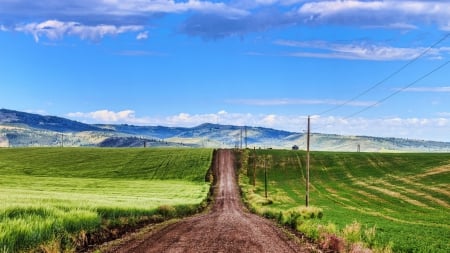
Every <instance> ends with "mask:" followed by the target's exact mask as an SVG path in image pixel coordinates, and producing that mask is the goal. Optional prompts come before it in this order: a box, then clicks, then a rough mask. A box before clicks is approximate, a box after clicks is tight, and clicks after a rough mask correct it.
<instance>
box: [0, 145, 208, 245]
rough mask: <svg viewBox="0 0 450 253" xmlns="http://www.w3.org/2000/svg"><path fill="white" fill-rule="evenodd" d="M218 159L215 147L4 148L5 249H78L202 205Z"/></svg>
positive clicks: (0, 191)
mask: <svg viewBox="0 0 450 253" xmlns="http://www.w3.org/2000/svg"><path fill="white" fill-rule="evenodd" d="M211 159H212V150H208V149H96V148H64V149H61V148H26V149H25V148H24V149H0V174H2V177H1V178H0V202H1V203H4V204H2V206H0V252H17V251H33V250H38V251H43V252H61V251H66V252H71V251H75V250H76V249H77V248H83V247H85V246H86V245H87V244H89V243H90V242H92V241H96V240H100V239H101V237H108V236H111V235H114V234H115V233H118V228H123V227H130V226H131V227H132V226H135V225H137V224H139V223H142V222H144V223H145V222H154V221H162V220H165V219H169V218H173V217H181V216H185V215H189V214H192V213H195V212H197V211H198V210H199V209H202V208H203V207H204V206H205V205H206V198H207V196H208V192H209V182H207V181H205V174H206V173H207V171H208V169H209V167H210V164H211ZM93 237H97V238H93Z"/></svg>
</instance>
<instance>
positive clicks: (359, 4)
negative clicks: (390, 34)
mask: <svg viewBox="0 0 450 253" xmlns="http://www.w3.org/2000/svg"><path fill="white" fill-rule="evenodd" d="M1 5H2V8H1V9H0V24H2V28H1V30H2V31H11V30H15V29H14V28H15V27H18V26H19V27H20V26H24V25H23V24H24V23H30V24H36V23H38V24H39V23H40V22H43V21H49V20H59V21H60V22H64V23H67V22H74V23H77V24H83V25H84V26H86V27H98V26H101V25H104V26H114V27H126V26H140V27H142V26H144V27H145V26H148V25H149V23H151V21H153V20H155V19H158V18H161V17H163V16H164V15H180V14H181V15H186V16H187V19H185V20H184V21H182V24H181V25H180V29H179V31H180V32H183V33H186V34H189V35H192V36H200V37H203V38H223V37H227V36H242V35H245V34H247V33H252V32H261V31H266V30H271V29H276V28H280V27H286V26H304V25H306V26H308V25H346V26H352V27H360V28H370V27H375V28H377V27H382V28H389V29H400V30H411V29H417V27H421V26H428V25H433V26H436V27H438V28H439V29H441V30H443V31H449V30H450V24H449V21H448V20H450V12H449V11H448V10H450V3H449V2H448V1H437V0H435V1H419V0H414V1H413V0H408V1H393V0H386V1H381V0H374V1H366V0H351V1H350V0H349V1H324V0H316V1H307V0H256V1H250V0H235V1H227V0H223V1H215V0H209V1H207V0H206V1H205V0H203V1H201V0H185V1H176V0H146V1H143V0H127V1H116V0H108V1H106V0H65V1H54V0H41V1H29V0H16V1H6V2H5V1H3V2H2V4H1ZM30 21H31V22H30ZM81 34H82V33H75V34H74V35H79V36H81ZM108 34H110V33H108ZM63 35H64V34H63ZM142 35H144V33H142V34H141V36H138V37H141V38H143V37H145V36H142ZM51 38H55V37H54V36H53V37H51ZM85 38H91V37H90V36H86V37H85ZM96 38H101V36H97V37H96Z"/></svg>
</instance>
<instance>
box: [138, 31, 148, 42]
mask: <svg viewBox="0 0 450 253" xmlns="http://www.w3.org/2000/svg"><path fill="white" fill-rule="evenodd" d="M136 39H137V40H146V39H148V31H144V32H140V33H139V34H138V35H137V36H136Z"/></svg>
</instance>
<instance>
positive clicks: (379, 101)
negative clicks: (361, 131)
mask: <svg viewBox="0 0 450 253" xmlns="http://www.w3.org/2000/svg"><path fill="white" fill-rule="evenodd" d="M449 63H450V61H446V62H444V63H443V64H441V65H439V66H437V67H436V68H434V69H432V70H431V71H429V72H427V73H426V74H424V75H422V76H421V77H419V78H418V79H416V80H415V81H413V82H411V83H409V84H407V85H406V86H404V87H402V88H400V89H398V90H395V91H394V92H392V93H391V94H389V95H388V96H386V97H384V98H382V99H380V100H378V101H377V102H375V103H373V104H371V105H368V106H366V107H364V108H363V109H361V110H359V111H357V112H355V113H352V114H350V115H349V116H347V117H345V119H349V118H352V117H354V116H356V115H358V114H360V113H362V112H365V111H367V110H369V109H370V108H373V107H375V106H377V105H379V104H381V103H383V102H385V101H386V100H388V99H390V98H392V97H393V96H395V95H397V94H398V93H400V92H403V91H405V90H406V89H408V88H410V87H411V86H413V85H414V84H416V83H418V82H420V81H422V80H423V79H425V78H427V77H428V76H430V75H432V74H433V73H435V72H437V71H438V70H440V69H442V68H443V67H445V66H446V65H447V64H449Z"/></svg>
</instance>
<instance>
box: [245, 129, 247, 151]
mask: <svg viewBox="0 0 450 253" xmlns="http://www.w3.org/2000/svg"><path fill="white" fill-rule="evenodd" d="M244 130H245V149H247V126H244Z"/></svg>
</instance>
